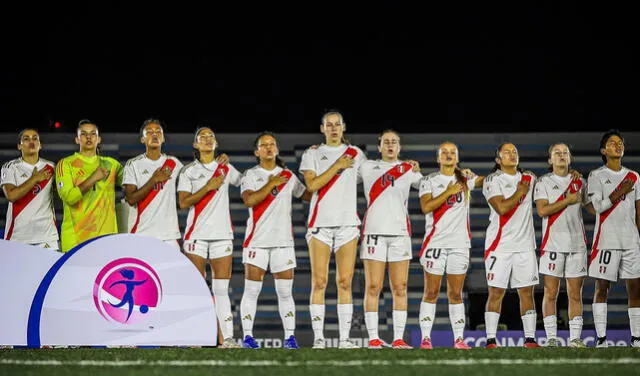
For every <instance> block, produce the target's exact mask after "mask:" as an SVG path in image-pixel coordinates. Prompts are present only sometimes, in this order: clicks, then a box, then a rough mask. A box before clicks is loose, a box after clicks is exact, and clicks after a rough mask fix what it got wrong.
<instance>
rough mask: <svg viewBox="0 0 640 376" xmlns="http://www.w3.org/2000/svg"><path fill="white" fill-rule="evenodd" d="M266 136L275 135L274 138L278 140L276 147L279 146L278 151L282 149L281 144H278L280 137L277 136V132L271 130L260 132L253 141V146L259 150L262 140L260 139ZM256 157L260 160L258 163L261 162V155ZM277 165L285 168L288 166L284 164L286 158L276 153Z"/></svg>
mask: <svg viewBox="0 0 640 376" xmlns="http://www.w3.org/2000/svg"><path fill="white" fill-rule="evenodd" d="M264 136H271V137H273V139H274V140H275V141H276V147H277V148H278V151H280V145H279V144H278V137H276V134H275V133H273V132H270V131H264V132H260V133H258V136H257V137H256V139H255V140H254V141H253V147H254V148H255V150H258V143H259V142H260V139H261V138H262V137H264ZM256 159H257V160H258V164H259V163H260V157H256ZM276 165H277V166H280V167H282V168H283V169H284V168H287V166H286V165H285V164H284V160H283V159H282V158H280V155H276Z"/></svg>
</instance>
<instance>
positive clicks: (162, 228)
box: [122, 154, 182, 240]
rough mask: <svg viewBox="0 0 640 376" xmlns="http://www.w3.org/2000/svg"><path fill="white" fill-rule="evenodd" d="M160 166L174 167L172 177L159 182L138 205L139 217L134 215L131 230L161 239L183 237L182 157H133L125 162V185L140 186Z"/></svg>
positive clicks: (142, 155)
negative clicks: (178, 197) (180, 214)
mask: <svg viewBox="0 0 640 376" xmlns="http://www.w3.org/2000/svg"><path fill="white" fill-rule="evenodd" d="M160 167H168V168H169V169H171V178H170V179H169V180H167V181H165V182H164V183H159V184H156V186H155V187H153V189H152V190H151V191H150V192H149V194H148V195H147V196H146V197H145V198H143V199H142V200H141V201H139V202H138V203H137V204H136V205H135V207H134V210H133V212H134V213H133V214H134V215H135V219H133V218H131V220H130V221H129V232H130V233H133V234H140V235H146V236H152V237H154V238H158V239H160V240H171V239H179V238H180V228H179V227H178V211H177V209H176V181H177V180H178V174H179V173H180V169H181V168H182V163H180V161H179V160H178V158H176V157H173V156H169V155H165V154H162V155H161V156H160V158H158V159H157V160H155V161H154V160H152V159H149V158H147V156H146V154H141V155H139V156H137V157H135V158H131V159H129V160H128V161H127V163H126V165H125V166H124V176H123V178H122V185H125V184H129V185H134V186H135V187H136V188H138V189H140V187H142V186H143V185H145V184H146V183H147V182H148V181H149V179H151V176H152V175H153V173H154V172H155V171H156V170H157V169H158V168H160Z"/></svg>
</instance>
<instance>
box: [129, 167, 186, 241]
mask: <svg viewBox="0 0 640 376" xmlns="http://www.w3.org/2000/svg"><path fill="white" fill-rule="evenodd" d="M175 167H176V162H175V161H174V160H173V159H171V158H167V160H166V161H165V162H164V164H163V165H162V167H161V168H169V170H170V171H171V172H173V169H174V168H175ZM158 193H160V190H159V189H156V188H155V187H154V188H153V189H152V190H151V191H149V193H147V195H146V196H145V198H143V199H142V200H140V202H138V205H137V208H138V214H137V217H136V222H135V224H134V225H133V227H132V228H131V233H132V234H135V233H136V231H137V230H138V224H140V217H141V216H142V212H143V211H144V210H145V209H146V208H147V206H149V204H150V203H151V201H153V199H154V198H155V197H156V196H157V195H158Z"/></svg>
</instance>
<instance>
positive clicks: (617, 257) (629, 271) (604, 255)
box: [589, 248, 640, 282]
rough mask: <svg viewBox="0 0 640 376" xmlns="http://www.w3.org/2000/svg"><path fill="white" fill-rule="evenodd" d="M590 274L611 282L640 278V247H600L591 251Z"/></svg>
mask: <svg viewBox="0 0 640 376" xmlns="http://www.w3.org/2000/svg"><path fill="white" fill-rule="evenodd" d="M589 260H590V264H589V276H590V277H593V278H599V279H606V280H608V281H611V282H617V281H618V273H620V279H636V278H640V249H638V248H636V249H600V250H598V251H595V254H594V252H592V253H591V257H590V258H589Z"/></svg>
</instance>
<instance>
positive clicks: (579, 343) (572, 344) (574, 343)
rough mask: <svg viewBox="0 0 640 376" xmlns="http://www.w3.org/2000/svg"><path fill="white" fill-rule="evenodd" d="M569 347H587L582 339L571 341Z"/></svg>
mask: <svg viewBox="0 0 640 376" xmlns="http://www.w3.org/2000/svg"><path fill="white" fill-rule="evenodd" d="M569 347H573V348H584V347H587V345H585V344H584V342H582V340H581V339H580V338H574V339H572V340H571V341H569Z"/></svg>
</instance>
